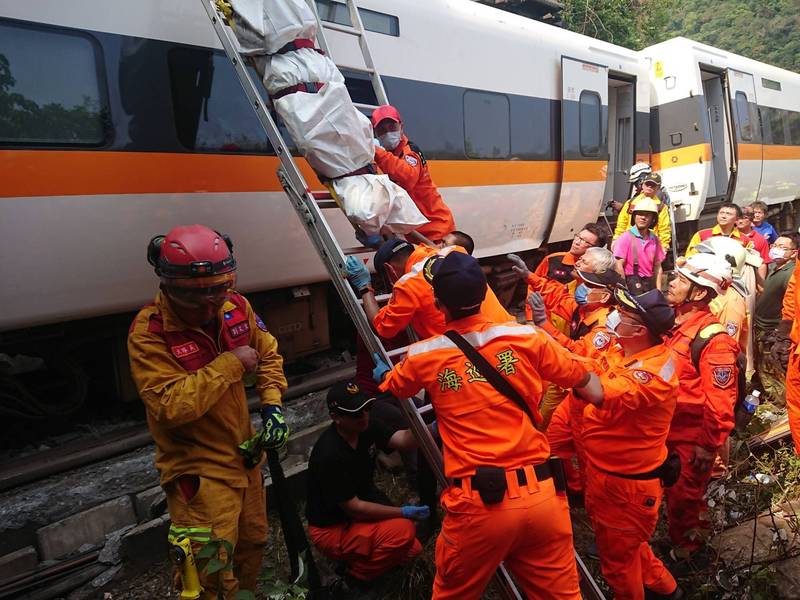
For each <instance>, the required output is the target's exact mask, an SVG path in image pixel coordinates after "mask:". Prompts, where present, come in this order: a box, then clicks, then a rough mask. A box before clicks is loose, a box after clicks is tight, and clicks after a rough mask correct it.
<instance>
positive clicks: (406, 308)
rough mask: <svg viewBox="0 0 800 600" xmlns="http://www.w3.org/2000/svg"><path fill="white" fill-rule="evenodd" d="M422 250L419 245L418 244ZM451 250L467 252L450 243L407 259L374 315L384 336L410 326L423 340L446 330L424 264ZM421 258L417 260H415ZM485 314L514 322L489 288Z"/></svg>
mask: <svg viewBox="0 0 800 600" xmlns="http://www.w3.org/2000/svg"><path fill="white" fill-rule="evenodd" d="M417 249H419V246H418V247H417ZM452 251H456V252H464V253H465V254H466V250H464V249H463V248H462V247H461V246H448V247H447V248H442V249H441V250H436V249H433V252H430V253H428V254H427V255H426V254H425V253H423V252H418V251H417V250H415V251H414V252H413V253H412V254H411V256H410V257H409V258H408V260H407V261H406V266H405V275H403V276H402V277H401V278H400V279H398V280H397V281H395V283H394V286H392V297H391V299H390V300H389V302H388V303H387V304H386V305H385V306H383V307H382V308H381V309H380V310H379V311H378V314H377V315H375V319H373V322H372V324H373V325H374V327H375V331H376V332H377V333H378V335H379V336H381V337H382V338H386V339H389V338H393V337H395V336H396V335H398V334H400V333H402V332H403V330H404V329H405V328H406V327H408V326H409V325H410V326H411V327H412V329H413V330H414V331H415V332H416V334H417V335H418V336H419V338H420V339H426V338H429V337H432V336H434V335H440V334H442V333H444V332H445V331H446V330H447V326H446V325H445V322H444V316H443V315H442V313H441V311H440V310H439V309H438V308H436V306H435V305H434V303H433V287H432V286H431V284H430V283H429V282H428V280H427V279H425V275H424V273H423V267H424V266H425V263H426V262H427V260H428V258H429V257H430V256H432V255H433V254H439V255H441V256H447V254H449V253H450V252H452ZM415 259H418V260H417V262H416V263H415V262H412V261H414V260H415ZM481 313H483V314H484V315H485V316H486V318H487V319H489V320H490V321H495V322H498V323H503V322H505V321H513V320H514V317H512V316H511V315H510V314H508V312H507V311H506V309H504V308H503V305H502V304H500V301H499V300H498V299H497V296H495V295H494V292H493V291H492V290H491V288H487V289H486V299H485V300H484V301H483V304H482V305H481Z"/></svg>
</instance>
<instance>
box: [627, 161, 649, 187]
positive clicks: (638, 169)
mask: <svg viewBox="0 0 800 600" xmlns="http://www.w3.org/2000/svg"><path fill="white" fill-rule="evenodd" d="M652 172H653V167H651V166H650V165H649V164H647V163H646V162H638V163H636V164H635V165H633V166H632V167H631V170H630V171H628V183H634V182H636V181H638V180H639V177H641V176H642V175H648V174H650V173H652Z"/></svg>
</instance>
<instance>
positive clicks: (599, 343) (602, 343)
mask: <svg viewBox="0 0 800 600" xmlns="http://www.w3.org/2000/svg"><path fill="white" fill-rule="evenodd" d="M610 341H611V336H610V335H608V334H607V333H606V332H605V331H598V332H597V333H595V334H594V337H593V338H592V346H594V347H595V348H598V349H600V348H605V347H606V346H608V343H609V342H610Z"/></svg>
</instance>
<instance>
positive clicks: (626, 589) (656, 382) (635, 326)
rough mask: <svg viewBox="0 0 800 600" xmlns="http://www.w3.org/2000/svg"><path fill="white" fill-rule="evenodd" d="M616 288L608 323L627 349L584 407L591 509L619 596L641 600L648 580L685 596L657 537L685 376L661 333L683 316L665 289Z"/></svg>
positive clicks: (660, 593)
mask: <svg viewBox="0 0 800 600" xmlns="http://www.w3.org/2000/svg"><path fill="white" fill-rule="evenodd" d="M615 296H616V298H617V305H618V309H617V311H615V312H612V313H611V314H610V315H609V316H608V319H607V320H606V325H607V327H608V328H609V332H610V333H611V334H612V335H613V336H614V337H616V339H617V341H618V343H619V345H620V346H621V347H622V353H621V354H614V355H609V357H608V358H609V363H610V366H609V368H608V369H606V370H605V371H604V372H603V373H602V374H601V375H600V383H601V384H602V386H603V392H602V395H601V396H600V397H596V398H587V400H589V401H590V402H591V404H592V405H591V406H588V407H587V408H586V410H585V411H584V414H583V431H582V437H583V440H582V441H583V447H584V452H585V456H586V460H587V469H586V494H585V498H586V511H587V512H588V513H589V518H590V520H591V522H592V528H593V529H594V532H595V535H596V536H597V549H598V553H599V555H600V569H601V570H602V572H603V576H604V577H605V578H606V581H607V582H608V584H609V585H610V586H611V588H612V589H613V590H614V597H615V598H617V599H618V600H628V599H636V600H641V599H642V598H644V597H645V596H644V594H645V591H644V587H646V588H647V589H648V590H649V593H650V594H651V595H653V596H654V597H657V598H681V597H683V592H682V590H679V589H678V587H677V584H676V583H675V579H674V578H673V577H672V575H671V574H670V572H669V571H668V570H667V569H666V567H665V566H664V564H663V563H662V562H661V561H660V560H659V559H658V558H656V557H655V555H654V554H653V551H652V549H651V548H650V545H649V540H650V538H651V536H652V535H653V532H654V531H655V529H656V524H657V522H658V509H659V505H660V504H661V495H662V480H667V481H666V483H667V484H669V483H670V482H669V481H668V479H669V474H668V473H667V470H668V469H669V468H673V469H674V468H676V465H675V464H674V463H675V462H676V461H675V460H673V461H669V460H667V454H668V453H667V444H666V442H667V434H668V432H669V428H670V423H671V422H672V415H673V413H674V411H675V398H676V395H677V388H678V379H677V377H676V375H675V364H674V362H673V355H672V352H671V351H670V350H669V349H668V348H666V347H665V346H664V344H663V343H662V340H661V336H662V335H664V334H665V333H667V332H668V331H669V330H670V329H672V327H673V325H674V324H675V312H674V311H673V310H672V308H671V307H670V306H669V304H668V303H667V301H666V300H665V299H664V296H663V295H662V294H661V292H660V291H659V290H651V291H649V292H646V293H645V294H642V295H640V296H632V295H631V294H630V293H629V292H628V291H627V290H623V289H618V290H617V291H616V292H615ZM574 396H575V397H576V399H578V398H579V395H578V394H574ZM672 475H673V476H676V475H677V473H673V474H672ZM643 586H644V587H643ZM648 597H650V596H648Z"/></svg>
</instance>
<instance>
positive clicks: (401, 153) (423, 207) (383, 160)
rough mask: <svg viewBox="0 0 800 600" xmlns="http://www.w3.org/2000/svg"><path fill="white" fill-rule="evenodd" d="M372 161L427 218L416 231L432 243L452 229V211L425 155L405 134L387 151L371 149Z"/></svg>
mask: <svg viewBox="0 0 800 600" xmlns="http://www.w3.org/2000/svg"><path fill="white" fill-rule="evenodd" d="M375 163H376V164H377V165H378V167H379V168H380V170H381V171H383V172H384V173H386V174H387V175H388V176H389V179H391V180H392V181H394V182H395V183H396V184H397V185H399V186H400V187H401V188H403V189H404V190H405V191H407V192H408V195H409V196H411V199H412V200H413V201H414V204H416V205H417V208H419V210H420V212H421V213H422V214H423V215H425V218H426V219H428V221H430V222H429V223H425V224H424V225H421V226H419V227H418V228H417V231H418V232H420V233H421V234H422V235H424V236H425V237H426V238H428V239H429V240H433V241H434V242H435V241H438V240H441V239H442V238H443V237H444V236H445V235H446V234H448V233H450V232H451V231H454V230H455V228H456V223H455V221H454V220H453V213H452V212H450V209H449V208H448V206H447V204H445V203H444V200H442V196H441V195H440V194H439V190H437V189H436V184H435V183H433V179H431V174H430V171H429V170H428V163H427V162H426V161H425V157H424V156H423V155H422V152H420V151H419V149H417V148H415V147H413V146H412V144H411V143H410V142H409V141H408V138H407V137H406V136H405V135H403V137H402V139H401V140H400V143H399V144H398V145H397V148H395V149H394V150H392V151H391V152H388V151H387V150H384V149H383V148H380V147H378V148H375Z"/></svg>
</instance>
